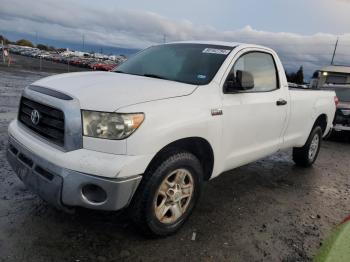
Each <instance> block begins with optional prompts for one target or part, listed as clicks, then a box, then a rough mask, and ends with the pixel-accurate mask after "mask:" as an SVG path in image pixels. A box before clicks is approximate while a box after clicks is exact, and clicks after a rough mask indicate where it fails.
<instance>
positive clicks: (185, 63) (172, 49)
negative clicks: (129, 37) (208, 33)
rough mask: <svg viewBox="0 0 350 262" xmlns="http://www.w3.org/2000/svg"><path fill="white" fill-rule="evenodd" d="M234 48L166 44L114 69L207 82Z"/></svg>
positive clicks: (181, 80)
mask: <svg viewBox="0 0 350 262" xmlns="http://www.w3.org/2000/svg"><path fill="white" fill-rule="evenodd" d="M232 49H233V47H228V46H217V45H205V44H166V45H160V46H153V47H150V48H147V49H145V50H143V51H141V52H140V53H138V54H136V55H135V56H133V57H131V58H130V59H128V60H127V61H125V62H124V63H122V64H121V65H120V66H118V67H117V68H116V69H115V70H114V72H117V73H125V74H132V75H141V76H146V77H154V78H160V79H166V80H172V81H177V82H182V83H188V84H194V85H206V84H208V83H209V82H210V81H211V80H212V79H213V77H214V76H215V75H216V73H217V71H218V70H219V68H220V67H221V65H222V63H223V62H224V61H225V59H226V57H227V56H228V55H229V53H230V52H231V51H232Z"/></svg>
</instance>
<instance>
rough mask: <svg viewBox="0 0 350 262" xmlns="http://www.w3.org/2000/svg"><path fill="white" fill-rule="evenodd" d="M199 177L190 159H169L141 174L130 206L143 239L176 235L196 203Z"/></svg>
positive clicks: (179, 155)
mask: <svg viewBox="0 0 350 262" xmlns="http://www.w3.org/2000/svg"><path fill="white" fill-rule="evenodd" d="M202 174H203V171H202V167H201V164H200V162H199V160H198V159H197V158H196V157H195V156H194V155H192V154H190V153H188V152H178V153H173V154H172V155H170V156H169V157H168V158H166V160H164V161H163V162H162V163H159V166H158V167H156V168H155V169H154V170H153V171H152V170H150V171H149V172H147V173H145V174H144V177H143V179H142V181H141V184H140V185H139V187H138V189H137V192H136V193H135V196H134V198H133V201H132V204H131V206H130V212H131V217H132V219H133V221H134V222H135V223H136V224H137V225H138V226H139V228H140V229H141V230H142V231H143V232H144V233H146V234H147V235H155V236H166V235H170V234H173V233H175V232H176V231H178V230H179V229H180V227H181V226H182V225H183V224H184V222H185V221H186V219H187V218H188V217H189V216H190V214H191V212H192V210H193V208H194V207H195V204H196V202H197V200H198V197H199V195H200V191H201V187H202Z"/></svg>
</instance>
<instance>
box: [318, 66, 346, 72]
mask: <svg viewBox="0 0 350 262" xmlns="http://www.w3.org/2000/svg"><path fill="white" fill-rule="evenodd" d="M320 71H322V72H332V73H343V74H350V66H335V65H331V66H326V67H324V68H322V69H321V70H320Z"/></svg>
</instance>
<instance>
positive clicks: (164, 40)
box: [163, 34, 166, 43]
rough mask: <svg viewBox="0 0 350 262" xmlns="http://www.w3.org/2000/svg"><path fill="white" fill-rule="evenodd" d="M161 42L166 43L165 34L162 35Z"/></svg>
mask: <svg viewBox="0 0 350 262" xmlns="http://www.w3.org/2000/svg"><path fill="white" fill-rule="evenodd" d="M163 43H166V34H164V35H163Z"/></svg>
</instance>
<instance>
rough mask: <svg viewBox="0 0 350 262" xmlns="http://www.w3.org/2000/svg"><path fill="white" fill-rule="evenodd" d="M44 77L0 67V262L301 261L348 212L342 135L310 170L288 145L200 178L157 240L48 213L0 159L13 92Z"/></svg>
mask: <svg viewBox="0 0 350 262" xmlns="http://www.w3.org/2000/svg"><path fill="white" fill-rule="evenodd" d="M47 75H49V73H44V72H40V73H38V72H34V71H24V70H23V69H21V68H16V67H15V68H14V69H11V68H10V69H8V68H4V67H0V149H1V150H0V166H1V169H0V261H39V262H40V261H45V262H47V261H164V260H169V261H308V260H310V259H311V258H312V257H313V255H314V254H315V252H316V251H317V249H318V248H319V246H320V243H321V242H322V240H323V239H324V238H325V237H326V236H327V235H328V234H329V233H330V231H331V230H332V228H333V227H334V226H335V225H336V224H338V223H339V222H340V221H341V220H342V219H343V218H344V217H345V216H346V215H349V214H350V204H349V200H350V196H349V192H350V175H349V170H350V161H349V160H350V143H349V139H348V140H346V139H338V141H327V142H325V143H324V144H323V147H322V150H321V153H320V156H319V159H318V161H317V162H316V164H315V166H314V167H313V168H311V169H301V168H297V167H296V166H295V165H294V164H293V162H292V161H291V151H290V150H288V151H283V152H279V153H277V154H275V155H273V156H271V157H268V158H266V159H263V160H261V161H258V162H255V163H252V164H249V165H246V166H244V167H241V168H238V169H236V170H234V171H231V172H228V173H227V174H223V175H222V176H220V177H219V178H216V179H214V180H212V181H210V182H209V183H207V184H206V185H205V188H204V191H203V195H202V198H201V200H200V203H199V204H198V206H197V209H196V210H195V212H194V213H193V215H192V217H191V218H190V220H189V221H188V222H187V223H186V225H185V226H184V227H183V229H182V230H181V231H180V232H179V233H178V234H176V235H174V236H171V237H168V238H164V239H152V240H150V239H145V238H143V237H142V236H140V235H139V234H138V233H137V231H136V230H135V229H134V227H133V225H132V224H130V222H129V220H128V218H127V217H126V216H125V214H123V213H104V212H95V211H88V210H78V211H77V212H76V213H74V214H66V213H63V212H61V211H57V210H55V209H54V208H52V207H51V206H49V205H47V204H46V203H45V202H43V201H42V200H40V199H39V198H38V197H37V196H35V195H33V194H31V193H30V192H29V191H27V190H26V188H25V187H24V185H23V184H22V183H21V182H20V181H19V179H17V177H16V175H15V174H14V172H13V171H12V170H11V168H10V167H9V165H8V164H7V161H6V159H5V149H6V145H7V126H8V123H9V122H10V120H11V119H13V118H15V117H16V111H17V105H18V102H19V96H20V93H21V91H22V89H23V88H24V86H26V85H28V84H29V83H31V82H32V81H34V80H36V79H39V78H42V77H45V76H47ZM192 239H194V240H192Z"/></svg>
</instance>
